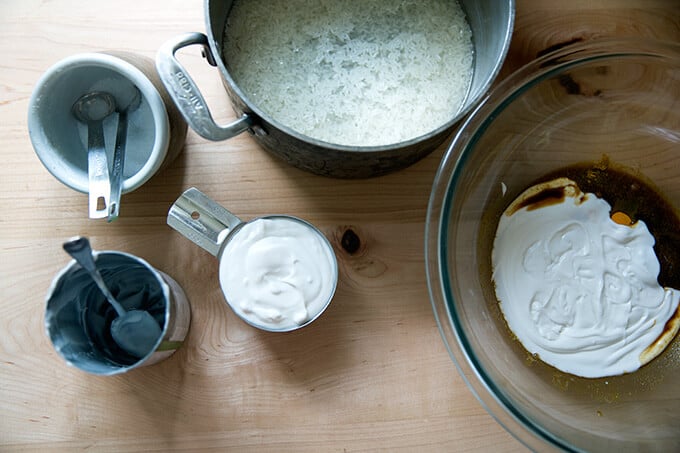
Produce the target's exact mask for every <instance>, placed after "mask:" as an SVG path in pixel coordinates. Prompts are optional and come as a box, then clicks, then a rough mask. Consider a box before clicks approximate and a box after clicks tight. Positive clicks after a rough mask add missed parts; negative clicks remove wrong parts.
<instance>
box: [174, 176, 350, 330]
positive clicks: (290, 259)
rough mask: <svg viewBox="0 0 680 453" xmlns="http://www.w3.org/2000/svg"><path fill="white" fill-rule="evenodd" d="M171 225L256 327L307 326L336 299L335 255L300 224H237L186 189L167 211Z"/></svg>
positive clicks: (271, 219) (276, 220)
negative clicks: (213, 261)
mask: <svg viewBox="0 0 680 453" xmlns="http://www.w3.org/2000/svg"><path fill="white" fill-rule="evenodd" d="M168 225H170V226H171V227H172V228H174V229H175V230H177V231H179V232H180V233H181V234H183V235H184V236H185V237H187V238H188V239H190V240H191V241H192V242H194V243H196V244H197V245H199V246H201V247H203V248H204V249H206V250H207V251H208V252H210V253H212V254H213V255H215V256H216V257H218V259H219V262H220V264H219V279H220V285H221V287H222V292H223V293H224V297H225V299H226V301H227V303H228V304H229V306H230V307H231V308H232V309H233V310H234V312H236V314H237V315H239V316H240V317H241V318H242V319H243V320H244V321H246V322H247V323H249V324H250V325H252V326H254V327H257V328H260V329H263V330H268V331H279V332H281V331H289V330H294V329H297V328H299V327H302V326H305V325H307V324H309V323H310V322H312V321H313V320H314V319H316V318H317V317H318V316H319V315H320V314H321V313H322V312H323V311H324V310H325V309H326V307H327V306H328V304H329V303H330V301H331V299H332V297H333V294H334V293H335V287H336V283H337V279H338V267H337V261H336V259H335V254H334V253H333V248H332V247H331V245H330V244H329V242H328V240H327V239H326V237H325V236H324V235H323V234H322V233H321V232H320V231H319V230H318V229H317V228H316V227H314V226H313V225H311V224H309V223H307V222H305V221H304V220H302V219H299V218H297V217H293V216H286V215H273V216H265V217H259V218H256V219H253V220H251V221H249V222H242V221H241V220H240V219H239V218H238V217H237V216H235V215H234V214H232V213H231V212H229V211H228V210H226V209H225V208H223V207H222V206H220V205H219V204H217V203H215V202H214V201H213V200H211V199H210V198H208V197H207V196H206V195H205V194H203V193H202V192H200V191H199V190H197V189H195V188H191V189H189V190H187V191H186V192H184V193H183V194H182V196H181V197H180V198H178V199H177V201H176V202H175V203H174V204H173V205H172V207H171V208H170V211H169V213H168Z"/></svg>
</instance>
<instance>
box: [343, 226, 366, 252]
mask: <svg viewBox="0 0 680 453" xmlns="http://www.w3.org/2000/svg"><path fill="white" fill-rule="evenodd" d="M340 246H341V247H342V249H343V250H344V251H346V252H347V253H349V254H350V255H353V254H355V253H356V252H358V251H359V248H361V239H359V236H357V234H356V233H355V232H354V230H353V229H351V228H347V229H346V230H345V232H344V233H343V234H342V238H341V239H340Z"/></svg>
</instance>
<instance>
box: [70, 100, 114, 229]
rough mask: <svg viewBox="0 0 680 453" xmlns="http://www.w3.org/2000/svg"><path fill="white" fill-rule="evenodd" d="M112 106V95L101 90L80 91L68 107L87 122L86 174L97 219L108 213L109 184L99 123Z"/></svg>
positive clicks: (93, 216)
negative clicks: (76, 98)
mask: <svg viewBox="0 0 680 453" xmlns="http://www.w3.org/2000/svg"><path fill="white" fill-rule="evenodd" d="M115 109H116V100H115V99H114V97H113V96H112V95H111V94H109V93H105V92H102V91H93V92H91V93H87V94H84V95H82V96H81V97H80V98H78V100H77V101H76V102H74V103H73V107H72V108H71V110H72V111H73V115H74V116H75V117H76V118H77V119H78V121H80V122H82V123H85V124H87V174H88V180H89V187H88V192H89V197H90V198H89V211H90V218H91V219H101V218H103V217H106V215H107V214H108V207H109V201H110V196H111V184H110V182H109V165H108V162H107V159H106V148H105V147H104V127H103V125H102V124H103V121H104V118H106V117H107V116H109V115H110V114H111V113H113V111H114V110H115Z"/></svg>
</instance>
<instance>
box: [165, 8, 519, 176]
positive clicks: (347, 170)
mask: <svg viewBox="0 0 680 453" xmlns="http://www.w3.org/2000/svg"><path fill="white" fill-rule="evenodd" d="M232 3H233V2H232V1H215V0H213V1H211V0H205V14H206V28H207V35H205V34H202V33H188V34H184V35H181V36H178V37H176V38H174V39H172V40H170V41H168V42H166V43H165V44H164V45H163V46H162V47H161V48H160V49H159V51H158V55H157V57H156V67H157V69H158V72H159V74H160V77H161V79H162V80H163V83H164V84H165V86H166V88H167V89H168V91H169V93H170V95H171V96H172V98H173V100H174V101H175V103H176V104H177V106H178V107H179V110H180V111H181V112H182V114H183V115H184V117H185V119H186V120H187V122H188V123H189V125H190V126H191V128H192V129H194V131H196V132H197V133H198V134H199V135H201V136H202V137H204V138H206V139H208V140H215V141H218V140H225V139H228V138H231V137H234V136H235V135H238V134H240V133H242V132H244V131H249V132H250V133H251V134H252V135H253V136H254V137H255V139H256V140H257V141H258V142H259V143H260V144H261V145H262V146H263V147H264V148H265V149H267V150H268V151H270V152H271V153H273V154H274V155H276V156H278V157H280V158H282V159H283V160H284V161H286V162H288V163H289V164H291V165H294V166H296V167H298V168H301V169H303V170H307V171H311V172H313V173H317V174H321V175H325V176H333V177H340V178H365V177H371V176H378V175H381V174H385V173H388V172H391V171H394V170H398V169H401V168H404V167H406V166H408V165H411V164H412V163H414V162H416V161H418V160H419V159H421V158H423V157H424V156H426V155H427V154H429V153H430V152H431V151H432V150H434V149H435V148H436V147H437V146H438V145H439V144H440V143H442V142H443V141H444V140H445V139H446V138H447V137H448V136H449V134H450V133H451V132H452V130H453V129H454V127H455V125H456V123H457V122H458V121H459V120H460V118H462V117H463V116H464V115H465V114H466V113H467V112H468V111H469V110H470V109H471V108H472V106H473V105H474V104H475V103H476V102H477V100H479V99H480V97H481V96H482V95H483V94H484V93H485V92H486V91H487V89H488V88H489V86H490V85H491V83H492V81H493V79H494V78H495V77H496V75H497V74H498V71H499V70H500V67H501V66H502V64H503V61H504V59H505V56H506V54H507V50H508V47H509V45H510V38H511V35H512V28H513V23H514V11H515V2H514V0H505V1H503V2H499V1H497V0H485V1H481V0H460V4H461V6H462V7H463V9H464V10H465V13H466V14H467V19H468V23H469V25H470V28H471V30H472V38H473V46H474V54H475V59H474V68H473V77H472V83H471V87H470V91H469V93H468V96H467V98H466V100H465V103H464V106H463V107H462V108H461V109H460V110H459V112H458V114H456V115H455V116H454V117H453V118H451V119H450V121H448V122H446V123H445V124H444V125H442V126H439V127H433V129H432V130H431V131H430V132H429V133H427V134H425V135H422V136H420V137H417V138H415V139H412V140H408V141H404V142H400V143H396V144H390V145H385V146H370V147H368V146H366V147H362V146H345V145H336V144H333V143H328V142H323V141H320V140H316V139H314V138H311V137H308V136H306V135H303V134H300V133H298V132H296V131H294V130H292V129H291V128H290V127H288V126H286V125H285V124H281V123H280V122H278V121H277V119H276V118H272V117H271V116H270V115H268V114H267V113H265V112H263V111H262V110H261V109H259V108H258V106H257V105H255V104H253V103H252V102H251V101H249V99H248V97H247V95H246V94H245V93H244V92H243V91H242V90H241V89H240V88H239V86H238V85H237V84H236V83H235V81H234V80H233V78H232V76H231V75H230V73H229V71H227V67H226V65H225V63H224V61H223V57H222V55H223V52H222V42H223V34H224V29H225V23H226V20H227V16H228V14H229V11H230V9H231V5H232ZM190 45H200V46H202V47H203V54H204V56H205V58H206V59H207V61H208V63H210V64H211V65H213V66H217V67H218V68H219V70H220V73H221V75H222V81H223V83H224V86H225V88H226V90H227V92H228V94H229V97H230V99H231V102H232V106H233V108H234V111H235V112H236V113H237V115H238V116H239V118H238V119H237V120H236V121H234V122H232V123H230V124H227V125H218V124H216V122H215V121H214V119H213V118H212V115H211V114H210V111H209V109H208V106H207V104H206V103H205V100H204V98H203V96H202V95H201V93H200V91H199V89H198V87H197V86H196V84H195V83H194V81H193V80H192V78H191V77H190V76H189V75H188V74H187V72H186V70H185V69H184V68H183V67H182V65H181V64H180V63H179V61H178V60H177V59H176V58H175V53H176V52H177V51H178V50H179V49H181V48H183V47H186V46H190Z"/></svg>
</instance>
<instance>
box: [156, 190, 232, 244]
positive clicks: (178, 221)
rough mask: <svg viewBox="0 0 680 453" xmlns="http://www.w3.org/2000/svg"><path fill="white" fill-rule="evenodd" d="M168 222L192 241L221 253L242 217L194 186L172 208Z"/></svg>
mask: <svg viewBox="0 0 680 453" xmlns="http://www.w3.org/2000/svg"><path fill="white" fill-rule="evenodd" d="M167 222H168V225H170V227H172V228H174V229H175V230H177V231H178V232H180V233H181V234H182V235H183V236H184V237H186V238H187V239H189V240H190V241H191V242H193V243H194V244H196V245H198V246H200V247H202V248H204V249H205V250H207V251H208V252H210V253H211V254H213V255H215V256H218V255H219V253H220V249H221V248H222V242H223V241H224V239H225V238H226V237H227V235H228V234H229V232H230V231H231V230H232V229H233V228H234V227H235V226H236V225H238V224H239V223H241V219H239V218H238V217H236V216H235V215H234V214H232V213H231V212H229V211H227V210H226V209H224V208H223V207H222V206H220V205H219V204H217V203H215V202H214V201H213V200H212V199H211V198H209V197H208V196H207V195H206V194H204V193H203V192H201V191H200V190H198V189H196V188H195V187H192V188H191V189H188V190H186V191H185V192H184V193H183V194H182V195H181V196H180V197H179V198H178V199H177V200H176V201H175V203H173V205H172V206H171V207H170V211H168V220H167Z"/></svg>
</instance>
